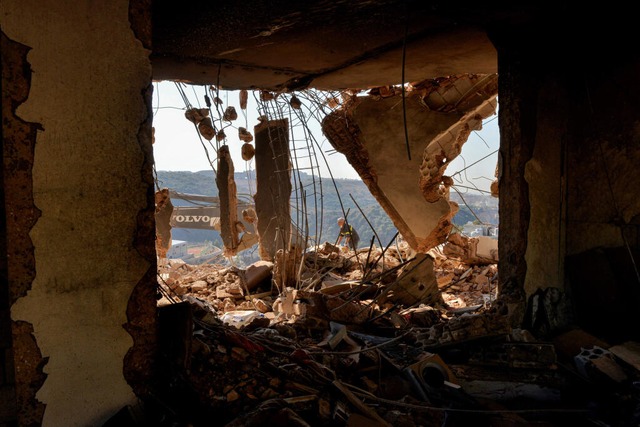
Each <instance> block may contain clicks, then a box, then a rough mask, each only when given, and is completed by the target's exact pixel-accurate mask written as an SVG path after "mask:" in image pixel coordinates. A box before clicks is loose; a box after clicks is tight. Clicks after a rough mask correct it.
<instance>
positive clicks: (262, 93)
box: [260, 90, 276, 101]
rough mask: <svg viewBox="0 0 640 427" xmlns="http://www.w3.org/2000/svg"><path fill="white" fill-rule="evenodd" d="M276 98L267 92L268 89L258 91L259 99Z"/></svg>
mask: <svg viewBox="0 0 640 427" xmlns="http://www.w3.org/2000/svg"><path fill="white" fill-rule="evenodd" d="M274 99H276V97H275V95H274V94H272V93H271V92H269V91H268V90H262V91H260V100H261V101H272V100H274Z"/></svg>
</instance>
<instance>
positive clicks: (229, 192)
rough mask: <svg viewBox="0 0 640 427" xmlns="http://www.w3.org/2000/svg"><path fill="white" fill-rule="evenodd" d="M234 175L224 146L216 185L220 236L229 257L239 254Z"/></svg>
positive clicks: (229, 157) (220, 153)
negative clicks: (218, 200)
mask: <svg viewBox="0 0 640 427" xmlns="http://www.w3.org/2000/svg"><path fill="white" fill-rule="evenodd" d="M233 174H234V169H233V159H231V154H230V153H229V146H228V145H223V146H222V147H220V149H219V150H218V170H217V174H216V185H217V186H218V196H219V198H220V236H221V237H222V243H223V244H224V252H225V255H227V256H232V255H235V254H236V253H237V252H238V229H237V224H238V199H237V192H236V181H235V179H234V176H233Z"/></svg>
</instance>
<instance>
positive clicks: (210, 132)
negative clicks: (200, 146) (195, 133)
mask: <svg viewBox="0 0 640 427" xmlns="http://www.w3.org/2000/svg"><path fill="white" fill-rule="evenodd" d="M198 130H199V131H200V134H201V135H202V137H203V138H204V139H206V140H207V141H211V140H212V139H213V137H215V136H216V129H215V128H214V127H213V124H212V123H211V119H210V118H209V117H205V118H204V119H202V121H200V123H198Z"/></svg>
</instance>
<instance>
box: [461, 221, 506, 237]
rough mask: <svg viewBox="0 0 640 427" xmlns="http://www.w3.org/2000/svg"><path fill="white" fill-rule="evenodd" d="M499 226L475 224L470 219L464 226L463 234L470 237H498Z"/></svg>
mask: <svg viewBox="0 0 640 427" xmlns="http://www.w3.org/2000/svg"><path fill="white" fill-rule="evenodd" d="M498 231H499V228H498V226H497V225H492V224H474V223H473V222H471V221H469V222H467V223H466V224H465V225H464V226H463V227H462V234H464V235H465V236H468V237H480V236H486V237H491V238H493V239H497V238H498Z"/></svg>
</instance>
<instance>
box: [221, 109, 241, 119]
mask: <svg viewBox="0 0 640 427" xmlns="http://www.w3.org/2000/svg"><path fill="white" fill-rule="evenodd" d="M237 118H238V113H237V112H236V109H235V107H232V106H231V105H229V106H228V107H227V109H226V110H224V114H223V116H222V119H223V120H224V121H227V122H232V121H234V120H235V119H237Z"/></svg>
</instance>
